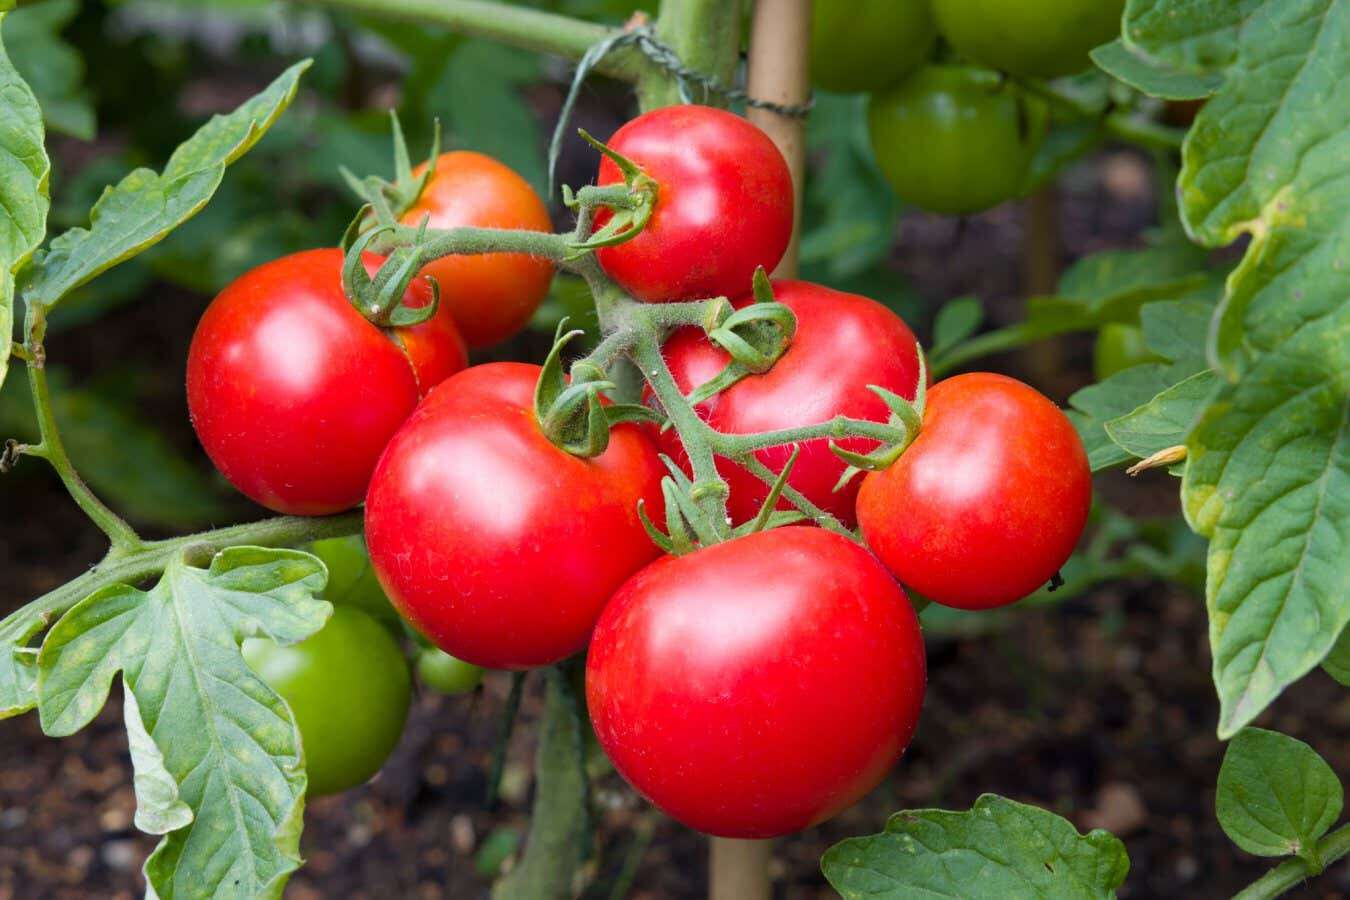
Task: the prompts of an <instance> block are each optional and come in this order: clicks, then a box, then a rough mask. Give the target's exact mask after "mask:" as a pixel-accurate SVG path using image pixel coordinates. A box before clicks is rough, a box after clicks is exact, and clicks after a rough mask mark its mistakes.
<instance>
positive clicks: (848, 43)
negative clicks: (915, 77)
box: [811, 0, 937, 91]
mask: <svg viewBox="0 0 1350 900" xmlns="http://www.w3.org/2000/svg"><path fill="white" fill-rule="evenodd" d="M936 42H937V26H936V25H934V24H933V13H932V12H931V10H930V9H929V4H928V0H815V2H814V3H813V4H812V8H811V78H812V79H813V80H814V81H815V83H816V84H817V85H818V86H820V87H822V88H824V89H825V90H827V91H876V90H881V89H882V88H887V87H890V86H891V85H893V84H895V83H896V82H897V81H899V80H900V79H901V78H903V77H904V76H905V75H906V74H908V73H909V72H911V71H913V70H914V69H916V68H918V67H919V66H920V65H922V64H923V63H924V62H925V61H926V60H927V59H928V57H929V56H930V55H931V54H932V52H933V45H934V44H935V43H936Z"/></svg>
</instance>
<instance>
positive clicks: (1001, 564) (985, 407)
mask: <svg viewBox="0 0 1350 900" xmlns="http://www.w3.org/2000/svg"><path fill="white" fill-rule="evenodd" d="M1091 505H1092V473H1091V471H1090V470H1089V468H1088V460H1087V454H1086V453H1085V452H1084V451H1083V443H1082V441H1081V440H1079V438H1078V432H1077V431H1075V430H1074V427H1073V423H1071V422H1070V421H1069V419H1068V417H1067V416H1065V415H1064V413H1062V412H1061V411H1060V410H1059V407H1057V406H1055V405H1054V404H1053V403H1051V402H1050V401H1049V400H1047V399H1046V398H1045V397H1044V396H1042V395H1041V394H1040V393H1038V392H1037V391H1036V390H1035V389H1034V388H1032V387H1030V386H1028V385H1026V384H1023V383H1022V382H1020V381H1017V380H1016V379H1013V378H1007V377H1005V376H1003V375H994V374H991V373H988V372H975V373H971V374H968V375H957V376H956V377H954V378H948V379H947V380H946V381H941V382H938V383H937V384H936V385H934V386H933V389H932V390H931V391H929V393H928V403H927V407H926V408H925V410H924V415H923V427H922V429H921V430H920V431H919V436H918V438H916V439H915V441H914V443H912V444H911V445H910V446H909V447H908V448H907V449H906V450H905V452H904V453H903V454H902V455H901V457H900V458H899V459H898V460H897V461H896V462H895V463H894V464H893V465H891V466H890V467H889V468H887V469H883V470H881V471H879V472H871V473H869V474H868V475H867V476H866V477H865V478H864V479H863V484H862V490H861V491H860V492H859V493H858V521H859V523H860V524H861V525H862V532H863V537H865V538H866V539H867V543H868V545H869V546H870V547H871V548H872V550H873V552H875V553H876V555H877V557H878V558H880V559H881V561H882V562H883V563H885V564H886V567H887V568H889V569H890V570H891V571H892V572H893V573H895V576H896V577H897V578H899V579H900V581H901V582H902V583H904V584H905V585H906V586H907V587H909V588H912V589H913V590H915V591H917V592H918V593H920V594H922V595H923V596H924V597H927V598H928V599H929V600H932V601H933V602H934V603H941V604H942V605H944V606H954V607H957V608H959V609H991V608H993V607H996V606H1004V605H1006V604H1009V603H1012V602H1014V601H1016V600H1020V599H1021V598H1023V597H1025V596H1026V595H1028V594H1030V593H1032V592H1033V591H1035V590H1036V589H1037V588H1039V587H1041V586H1042V585H1044V584H1045V583H1046V582H1048V581H1050V579H1051V578H1052V577H1053V576H1054V574H1055V573H1056V572H1057V571H1058V570H1059V567H1060V566H1062V565H1063V564H1064V561H1065V560H1067V559H1068V558H1069V554H1070V553H1072V552H1073V548H1074V545H1075V544H1077V543H1078V538H1079V537H1080V536H1081V535H1082V533H1083V526H1084V525H1086V524H1087V516H1088V508H1089V507H1090V506H1091Z"/></svg>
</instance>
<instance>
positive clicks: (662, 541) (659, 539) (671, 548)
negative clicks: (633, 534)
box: [637, 488, 678, 555]
mask: <svg viewBox="0 0 1350 900" xmlns="http://www.w3.org/2000/svg"><path fill="white" fill-rule="evenodd" d="M662 496H664V488H663V489H662ZM637 513H638V519H639V521H641V522H642V527H643V528H644V529H646V531H647V537H649V538H651V539H652V543H653V544H655V545H656V546H658V547H660V548H661V551H662V552H663V553H669V554H672V555H678V554H676V552H675V542H674V541H672V540H671V539H670V538H669V537H667V536H666V533H665V532H664V531H662V530H661V529H660V528H657V527H656V523H655V522H653V521H652V519H651V516H649V515H647V501H646V500H639V501H638V505H637Z"/></svg>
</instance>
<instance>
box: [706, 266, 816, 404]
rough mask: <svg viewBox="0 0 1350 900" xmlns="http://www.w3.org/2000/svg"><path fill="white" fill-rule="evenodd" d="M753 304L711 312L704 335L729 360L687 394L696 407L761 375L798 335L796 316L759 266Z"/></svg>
mask: <svg viewBox="0 0 1350 900" xmlns="http://www.w3.org/2000/svg"><path fill="white" fill-rule="evenodd" d="M753 287H754V297H755V302H754V303H751V304H750V305H749V306H744V307H741V308H740V309H736V310H733V309H732V307H731V306H730V304H720V305H718V306H717V307H715V309H714V318H713V321H712V322H711V323H709V325H708V326H706V327H705V328H704V332H705V333H706V334H707V335H708V340H710V341H712V342H713V343H714V344H716V345H717V346H718V347H721V348H722V349H723V350H724V351H726V353H727V355H728V356H730V357H731V361H730V362H728V363H727V364H726V366H724V367H723V369H722V371H720V372H718V373H717V374H716V375H714V376H713V377H712V378H710V379H709V380H708V381H706V382H704V383H703V384H701V385H699V386H698V387H697V388H695V389H694V391H693V393H691V394H690V395H689V402H690V403H691V404H694V405H697V404H699V403H702V402H703V401H704V400H707V399H708V398H709V397H712V396H713V395H714V394H717V393H720V392H721V391H725V390H726V389H727V388H729V387H731V386H732V385H733V384H735V383H736V382H738V381H740V380H741V379H742V378H745V377H746V376H747V375H762V374H764V373H765V372H767V371H769V370H770V369H772V368H773V365H774V363H776V362H778V359H779V358H780V357H781V356H782V355H783V353H784V352H785V351H786V350H787V348H788V345H789V344H790V343H792V338H793V336H794V335H795V334H796V333H797V316H796V314H795V313H793V311H792V310H791V309H789V308H788V307H787V306H786V305H784V304H782V303H779V302H778V301H777V300H776V299H774V295H773V285H772V284H770V282H769V276H768V274H767V273H765V271H764V267H763V266H760V267H759V268H758V269H756V270H755V277H754V282H753Z"/></svg>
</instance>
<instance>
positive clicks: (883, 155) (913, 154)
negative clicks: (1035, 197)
mask: <svg viewBox="0 0 1350 900" xmlns="http://www.w3.org/2000/svg"><path fill="white" fill-rule="evenodd" d="M1047 118H1048V116H1047V112H1046V108H1045V104H1044V103H1043V102H1042V101H1041V100H1039V99H1038V98H1036V97H1032V96H1029V95H1027V94H1026V93H1024V92H1023V91H1022V90H1020V89H1019V88H1018V87H1017V86H1016V85H1014V84H1011V83H1009V82H1007V81H1006V80H1004V79H1003V78H1002V77H1001V76H1000V75H999V74H998V73H997V72H991V71H989V70H988V69H975V68H971V67H970V66H954V65H929V66H924V67H923V68H921V69H919V70H918V71H917V72H915V73H914V74H913V75H911V76H909V77H908V78H906V79H905V80H904V81H902V82H901V83H900V84H899V85H897V86H896V87H895V89H894V90H891V91H888V92H886V93H884V94H877V95H875V96H873V97H872V101H871V105H870V106H869V107H868V111H867V125H868V132H869V134H870V135H871V139H872V151H873V152H874V153H875V154H876V159H877V164H878V165H879V166H880V167H881V172H882V174H883V175H885V176H886V180H887V181H889V182H890V184H891V187H893V188H894V189H895V193H896V194H897V195H899V197H900V199H901V200H904V201H906V202H908V203H912V204H914V205H915V206H918V207H921V208H923V209H927V210H931V211H933V212H939V213H946V214H948V215H961V214H965V213H972V212H978V211H979V210H982V209H988V208H989V207H991V206H996V205H998V204H999V203H1002V202H1003V201H1005V200H1009V199H1012V198H1013V197H1016V196H1018V195H1019V194H1021V193H1022V192H1023V191H1024V190H1025V189H1026V182H1027V173H1028V172H1029V171H1030V168H1031V161H1032V158H1033V157H1035V155H1036V150H1037V149H1038V148H1039V147H1040V145H1041V141H1042V140H1043V139H1044V137H1045V126H1046V121H1047Z"/></svg>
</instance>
